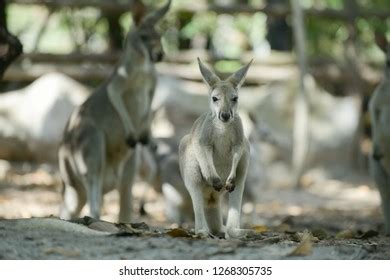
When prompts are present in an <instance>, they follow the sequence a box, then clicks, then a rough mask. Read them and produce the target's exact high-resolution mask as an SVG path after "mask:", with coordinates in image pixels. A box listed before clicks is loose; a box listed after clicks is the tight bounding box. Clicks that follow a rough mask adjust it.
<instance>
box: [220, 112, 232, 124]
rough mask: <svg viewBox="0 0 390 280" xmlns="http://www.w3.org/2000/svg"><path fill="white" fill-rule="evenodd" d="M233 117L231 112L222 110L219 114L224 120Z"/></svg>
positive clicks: (226, 120)
mask: <svg viewBox="0 0 390 280" xmlns="http://www.w3.org/2000/svg"><path fill="white" fill-rule="evenodd" d="M230 118H231V114H230V113H229V112H221V113H220V114H219V119H220V120H221V121H223V122H228V121H229V120H230Z"/></svg>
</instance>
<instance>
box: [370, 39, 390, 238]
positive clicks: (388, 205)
mask: <svg viewBox="0 0 390 280" xmlns="http://www.w3.org/2000/svg"><path fill="white" fill-rule="evenodd" d="M382 49H383V51H385V52H386V48H385V47H384V46H383V45H382ZM384 72H385V75H384V79H383V81H382V83H381V84H380V85H379V86H378V87H377V88H376V89H375V91H374V94H373V95H372V97H371V100H370V103H369V112H370V117H371V127H372V144H373V149H372V153H371V156H370V167H371V172H372V175H373V177H374V179H375V181H376V185H377V187H378V190H379V193H380V196H381V200H382V210H383V215H384V220H385V233H386V234H387V235H390V44H389V43H387V55H386V67H385V71H384Z"/></svg>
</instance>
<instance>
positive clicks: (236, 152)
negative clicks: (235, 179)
mask: <svg viewBox="0 0 390 280" xmlns="http://www.w3.org/2000/svg"><path fill="white" fill-rule="evenodd" d="M243 153H244V150H243V148H242V147H241V146H235V147H233V159H232V169H231V170H230V175H231V176H234V175H235V174H236V170H237V166H238V163H239V162H240V159H241V157H242V155H243Z"/></svg>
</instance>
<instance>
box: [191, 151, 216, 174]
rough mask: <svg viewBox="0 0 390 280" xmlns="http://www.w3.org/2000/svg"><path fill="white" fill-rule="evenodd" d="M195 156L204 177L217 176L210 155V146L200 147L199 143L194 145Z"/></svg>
mask: <svg viewBox="0 0 390 280" xmlns="http://www.w3.org/2000/svg"><path fill="white" fill-rule="evenodd" d="M195 151H196V153H195V156H196V159H197V160H198V163H199V167H200V170H201V172H202V175H203V176H204V177H205V178H208V177H210V176H211V177H212V176H216V177H217V176H218V174H217V170H216V168H215V166H214V161H213V157H212V152H213V151H212V149H211V148H210V147H201V146H199V145H196V147H195Z"/></svg>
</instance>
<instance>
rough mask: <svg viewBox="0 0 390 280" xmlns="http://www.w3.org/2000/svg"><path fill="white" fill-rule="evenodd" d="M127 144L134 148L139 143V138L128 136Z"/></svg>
mask: <svg viewBox="0 0 390 280" xmlns="http://www.w3.org/2000/svg"><path fill="white" fill-rule="evenodd" d="M126 144H127V146H129V147H130V148H134V147H135V146H136V145H137V139H135V138H134V136H128V137H127V138H126Z"/></svg>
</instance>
